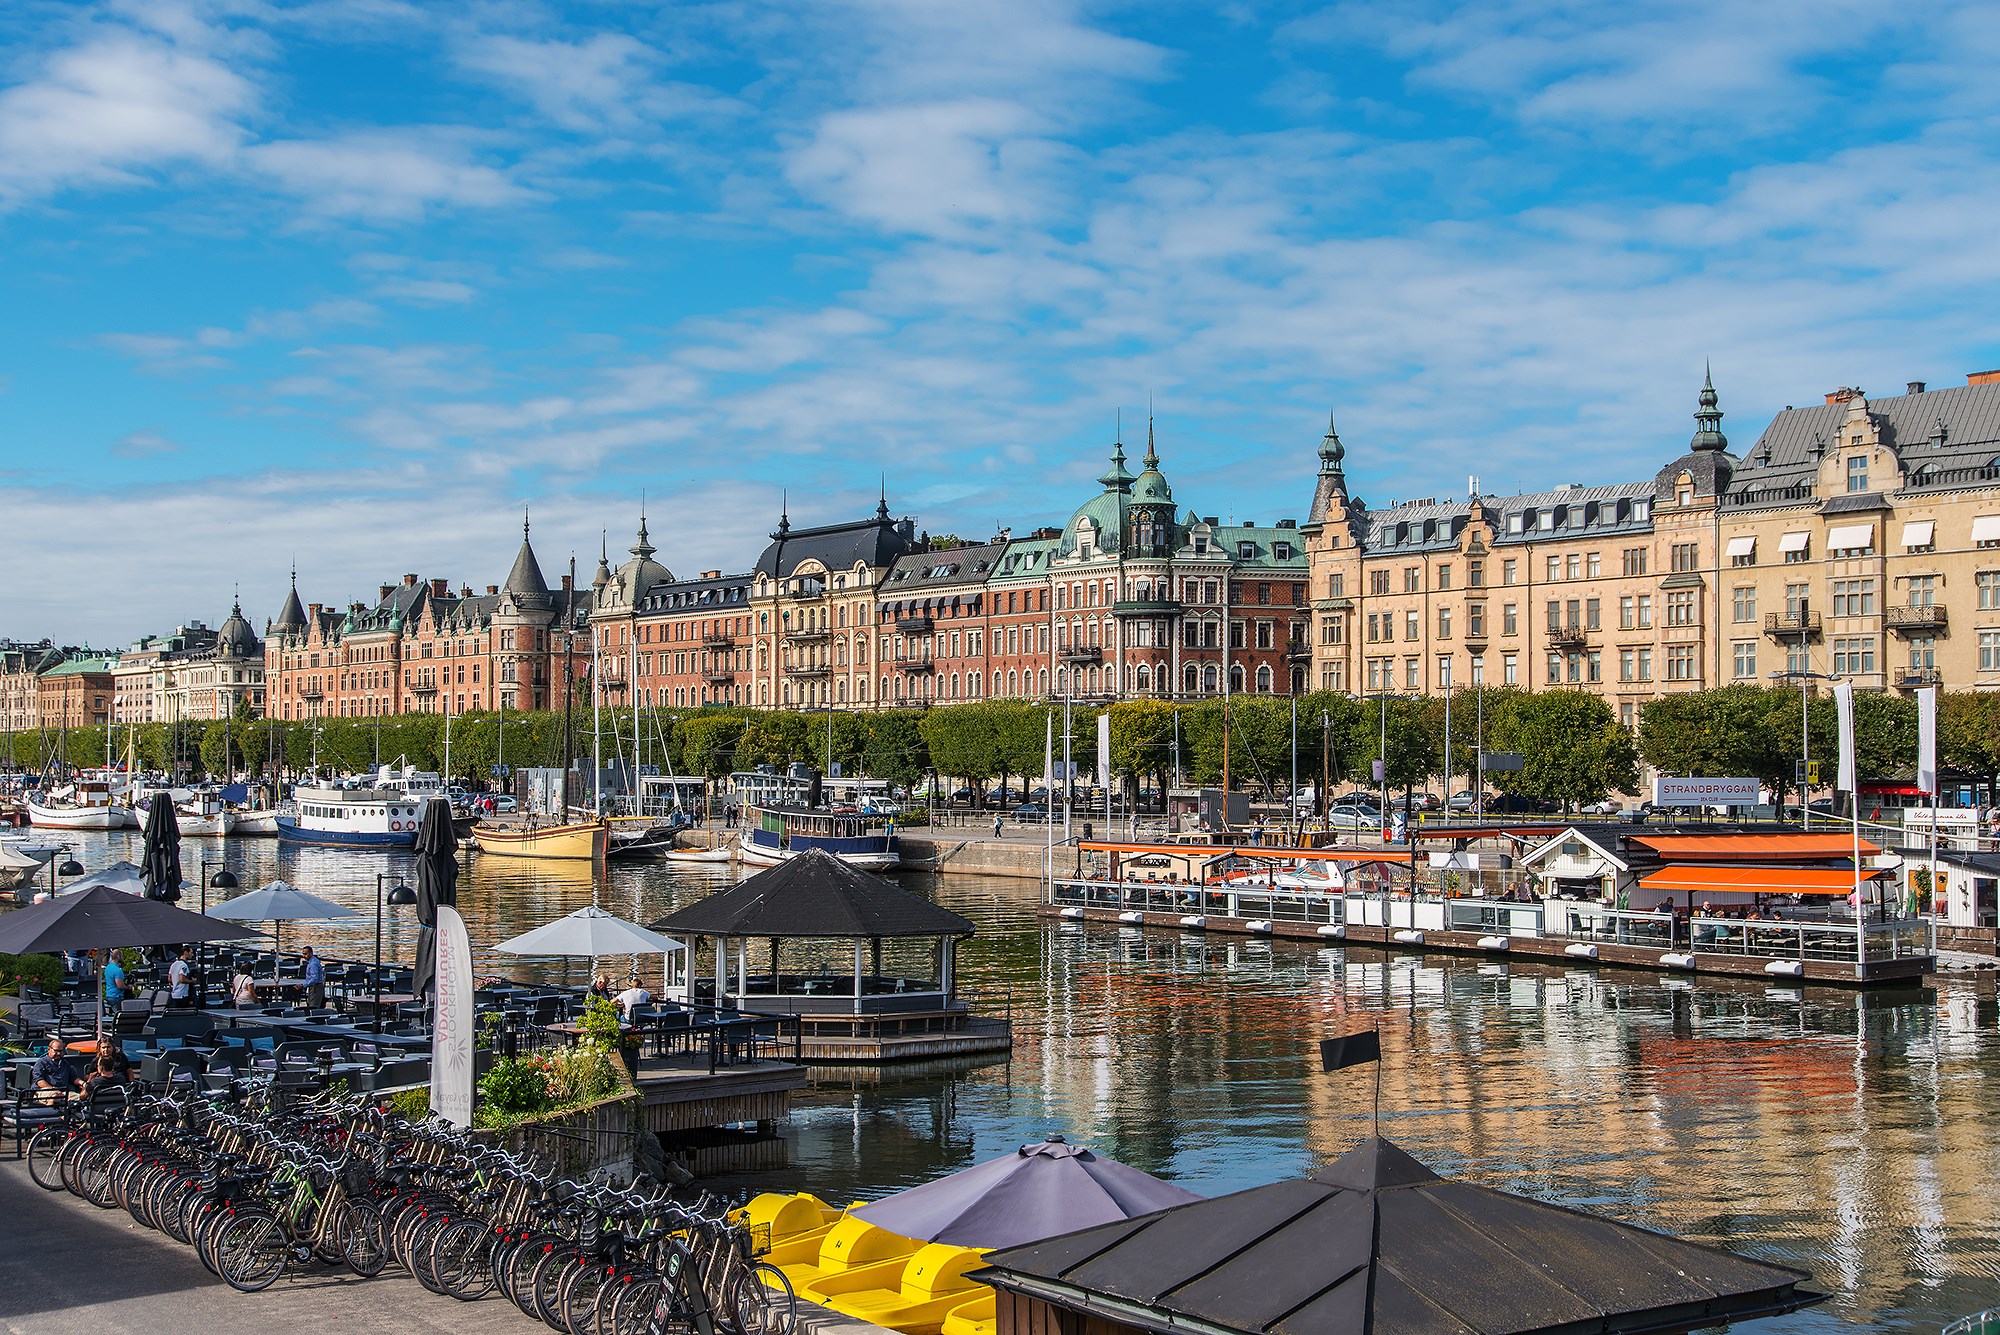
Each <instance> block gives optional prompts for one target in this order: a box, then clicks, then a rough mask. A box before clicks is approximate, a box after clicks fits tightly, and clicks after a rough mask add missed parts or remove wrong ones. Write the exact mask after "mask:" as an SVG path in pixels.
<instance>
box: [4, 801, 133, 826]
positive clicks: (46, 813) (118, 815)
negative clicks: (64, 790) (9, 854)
mask: <svg viewBox="0 0 2000 1335" xmlns="http://www.w3.org/2000/svg"><path fill="white" fill-rule="evenodd" d="M27 807H28V823H29V824H30V825H33V826H36V827H37V828H40V829H48V830H122V829H124V828H126V824H127V821H126V818H127V817H128V816H130V815H131V814H132V813H131V812H130V811H128V810H127V809H126V808H124V807H114V806H104V805H99V806H77V805H75V804H74V803H69V802H60V803H57V802H37V801H36V800H35V799H34V798H32V797H31V798H29V799H28V800H27Z"/></svg>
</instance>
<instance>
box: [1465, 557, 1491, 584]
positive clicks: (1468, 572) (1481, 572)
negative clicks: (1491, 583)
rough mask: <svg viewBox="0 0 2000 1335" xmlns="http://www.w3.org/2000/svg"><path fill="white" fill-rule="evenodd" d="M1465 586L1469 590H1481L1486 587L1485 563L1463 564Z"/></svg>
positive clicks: (1468, 562) (1469, 562)
mask: <svg viewBox="0 0 2000 1335" xmlns="http://www.w3.org/2000/svg"><path fill="white" fill-rule="evenodd" d="M1465 586H1466V587H1467V588H1469V589H1483V588H1485V587H1486V563H1485V562H1484V561H1467V562H1466V563H1465Z"/></svg>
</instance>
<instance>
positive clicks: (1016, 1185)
mask: <svg viewBox="0 0 2000 1335" xmlns="http://www.w3.org/2000/svg"><path fill="white" fill-rule="evenodd" d="M1200 1199H1201V1197H1200V1196H1199V1195H1197V1194H1196V1193H1194V1192H1192V1191H1189V1190H1188V1189H1187V1188H1186V1187H1177V1186H1175V1185H1174V1184H1173V1183H1171V1182H1165V1181H1162V1180H1161V1179H1159V1178H1157V1177H1154V1176H1153V1175H1152V1174H1150V1173H1143V1172H1141V1171H1139V1170H1138V1169H1137V1168H1133V1167H1131V1166H1130V1165H1128V1164H1122V1163H1119V1162H1117V1161H1116V1160H1114V1159H1106V1158H1104V1157H1102V1156H1101V1155H1097V1154H1093V1153H1092V1152H1091V1151H1090V1150H1088V1149H1085V1148H1084V1147H1083V1146H1081V1145H1071V1144H1069V1143H1068V1142H1067V1141H1065V1140H1064V1139H1063V1138H1062V1137H1061V1136H1050V1137H1049V1138H1048V1139H1047V1140H1046V1141H1043V1142H1042V1143H1041V1144H1039V1145H1023V1146H1021V1148H1020V1149H1018V1150H1016V1151H1014V1153H1012V1154H1009V1155H1006V1156H1004V1157H1002V1158H999V1159H989V1160H987V1161H986V1162H985V1163H983V1164H977V1165H974V1166H973V1167H971V1168H967V1169H965V1170H964V1171H962V1172H957V1173H953V1174H951V1175H950V1176H949V1177H941V1178H939V1179H937V1180H936V1181H935V1182H926V1183H924V1185H922V1186H921V1187H912V1188H910V1189H909V1190H908V1191H899V1192H897V1193H896V1194H895V1195H893V1196H885V1197H883V1198H882V1199H881V1200H879V1201H876V1202H874V1203H873V1204H871V1205H863V1206H857V1207H856V1208H855V1209H853V1210H851V1211H850V1212H849V1213H851V1214H854V1215H856V1216H858V1217H860V1218H862V1219H866V1220H867V1221H868V1222H869V1223H871V1224H874V1225H876V1226H877V1227H878V1228H886V1229H888V1230H889V1231H890V1232H891V1233H900V1234H902V1235H903V1236H904V1237H906V1238H920V1239H922V1240H923V1241H925V1242H943V1243H949V1244H951V1245H952V1246H955V1247H1017V1246H1020V1245H1021V1244H1023V1243H1029V1242H1040V1241H1041V1240H1043V1239H1044V1238H1052V1237H1055V1236H1056V1235H1057V1234H1061V1233H1069V1232H1073V1231H1075V1230H1076V1229H1079V1228H1089V1227H1091V1226H1092V1225H1094V1224H1108V1223H1111V1222H1112V1221H1114V1220H1119V1219H1132V1218H1136V1217H1137V1216H1139V1215H1143V1214H1151V1213H1153V1211H1155V1210H1164V1209H1166V1208H1168V1207H1169V1206H1174V1205H1185V1204H1187V1203H1188V1202H1189V1201H1198V1200H1200Z"/></svg>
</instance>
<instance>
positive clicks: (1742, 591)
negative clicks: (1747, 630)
mask: <svg viewBox="0 0 2000 1335" xmlns="http://www.w3.org/2000/svg"><path fill="white" fill-rule="evenodd" d="M1729 619H1730V620H1731V621H1734V622H1736V623H1737V624H1739V625H1741V624H1742V623H1743V622H1746V621H1755V620H1756V619H1757V587H1756V585H1754V584H1751V585H1743V586H1741V587H1738V588H1735V589H1731V590H1730V591H1729Z"/></svg>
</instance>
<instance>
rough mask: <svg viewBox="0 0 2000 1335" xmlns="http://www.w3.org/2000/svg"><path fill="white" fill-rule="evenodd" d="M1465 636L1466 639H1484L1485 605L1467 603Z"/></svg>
mask: <svg viewBox="0 0 2000 1335" xmlns="http://www.w3.org/2000/svg"><path fill="white" fill-rule="evenodd" d="M1465 634H1466V638H1467V639H1473V640H1483V639H1485V638H1486V604H1485V603H1467V604H1466V605H1465Z"/></svg>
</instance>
